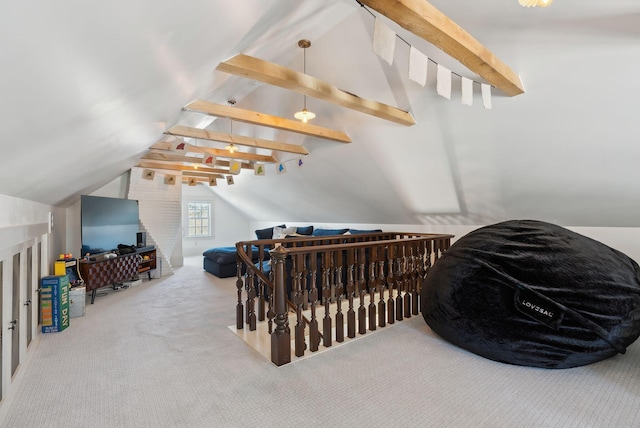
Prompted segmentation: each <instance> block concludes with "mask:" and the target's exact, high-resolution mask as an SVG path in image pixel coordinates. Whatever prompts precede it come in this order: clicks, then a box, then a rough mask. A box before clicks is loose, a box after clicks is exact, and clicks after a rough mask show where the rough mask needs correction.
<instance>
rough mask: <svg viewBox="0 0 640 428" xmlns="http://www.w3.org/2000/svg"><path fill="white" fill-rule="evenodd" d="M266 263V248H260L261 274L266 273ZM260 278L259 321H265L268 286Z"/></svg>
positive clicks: (259, 264)
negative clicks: (264, 263) (265, 295)
mask: <svg viewBox="0 0 640 428" xmlns="http://www.w3.org/2000/svg"><path fill="white" fill-rule="evenodd" d="M263 262H264V247H262V246H260V248H259V249H258V269H259V270H260V272H262V273H264V267H263V266H262V265H263ZM257 278H258V281H257V282H258V284H257V287H258V321H264V317H265V314H266V311H265V306H266V300H265V298H264V294H265V291H264V289H265V287H266V285H265V284H264V281H262V278H261V277H259V276H258V277H257Z"/></svg>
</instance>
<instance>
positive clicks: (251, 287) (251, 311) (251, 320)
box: [245, 245, 258, 331]
mask: <svg viewBox="0 0 640 428" xmlns="http://www.w3.org/2000/svg"><path fill="white" fill-rule="evenodd" d="M245 252H246V253H247V255H248V256H249V257H252V254H251V246H250V245H249V246H248V251H245ZM245 271H246V273H245V288H246V290H247V323H248V324H249V331H255V330H256V297H257V295H258V294H257V292H256V282H255V277H254V276H253V269H250V268H249V267H246V268H245Z"/></svg>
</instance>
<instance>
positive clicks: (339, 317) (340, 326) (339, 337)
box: [335, 251, 344, 343]
mask: <svg viewBox="0 0 640 428" xmlns="http://www.w3.org/2000/svg"><path fill="white" fill-rule="evenodd" d="M342 254H343V253H342V251H338V252H336V260H337V265H338V266H337V268H336V278H335V284H336V342H338V343H340V342H344V314H343V313H342V298H343V293H344V285H343V283H342V260H343V255H342Z"/></svg>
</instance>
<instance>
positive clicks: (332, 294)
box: [329, 252, 336, 303]
mask: <svg viewBox="0 0 640 428" xmlns="http://www.w3.org/2000/svg"><path fill="white" fill-rule="evenodd" d="M334 256H335V253H333V252H329V298H330V299H331V303H335V301H336V283H335V279H336V277H335V269H336V263H335V258H334Z"/></svg>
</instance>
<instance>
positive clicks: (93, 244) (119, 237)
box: [80, 195, 140, 256]
mask: <svg viewBox="0 0 640 428" xmlns="http://www.w3.org/2000/svg"><path fill="white" fill-rule="evenodd" d="M138 219H139V210H138V201H137V200H135V199H121V198H106V197H102V196H89V195H81V197H80V222H81V241H82V255H83V256H84V255H86V254H87V253H89V254H98V253H104V252H106V251H112V250H116V249H118V245H119V244H124V245H133V246H135V245H136V240H137V236H136V234H137V233H138V231H139V230H140V226H139V224H138V222H139V220H138Z"/></svg>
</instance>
